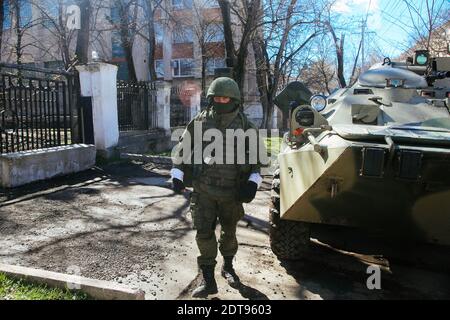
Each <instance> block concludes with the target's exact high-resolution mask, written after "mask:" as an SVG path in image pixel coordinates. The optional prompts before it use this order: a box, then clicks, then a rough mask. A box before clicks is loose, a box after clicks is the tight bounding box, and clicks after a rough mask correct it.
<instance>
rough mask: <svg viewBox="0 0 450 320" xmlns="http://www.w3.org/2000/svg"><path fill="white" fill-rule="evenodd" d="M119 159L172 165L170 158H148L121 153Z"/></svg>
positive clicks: (141, 155) (147, 156)
mask: <svg viewBox="0 0 450 320" xmlns="http://www.w3.org/2000/svg"><path fill="white" fill-rule="evenodd" d="M120 158H121V159H131V160H139V161H143V162H150V163H155V164H167V165H172V158H171V157H167V156H150V155H143V154H135V153H121V154H120Z"/></svg>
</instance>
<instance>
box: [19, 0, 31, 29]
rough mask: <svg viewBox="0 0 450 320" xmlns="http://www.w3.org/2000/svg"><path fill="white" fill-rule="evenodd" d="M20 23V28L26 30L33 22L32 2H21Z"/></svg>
mask: <svg viewBox="0 0 450 320" xmlns="http://www.w3.org/2000/svg"><path fill="white" fill-rule="evenodd" d="M19 8H20V23H19V26H20V27H21V28H24V27H26V26H27V24H29V23H30V22H31V18H32V15H31V2H30V1H29V0H20V2H19Z"/></svg>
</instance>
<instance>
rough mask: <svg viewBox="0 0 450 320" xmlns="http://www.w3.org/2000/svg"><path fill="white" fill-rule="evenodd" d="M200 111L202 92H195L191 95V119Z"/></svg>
mask: <svg viewBox="0 0 450 320" xmlns="http://www.w3.org/2000/svg"><path fill="white" fill-rule="evenodd" d="M199 112H200V92H194V93H193V94H192V96H191V120H192V119H194V118H195V116H196V115H197V114H198V113H199Z"/></svg>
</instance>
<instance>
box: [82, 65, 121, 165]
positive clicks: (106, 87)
mask: <svg viewBox="0 0 450 320" xmlns="http://www.w3.org/2000/svg"><path fill="white" fill-rule="evenodd" d="M77 70H78V71H79V73H80V88H81V95H82V96H83V97H92V116H93V121H94V141H95V147H96V149H97V151H100V154H102V155H104V156H105V157H107V158H108V157H110V156H111V155H112V153H113V152H114V148H115V147H116V146H117V144H118V142H119V119H118V116H117V86H116V76H117V66H115V65H112V64H108V63H103V62H94V63H89V64H86V65H81V66H78V67H77Z"/></svg>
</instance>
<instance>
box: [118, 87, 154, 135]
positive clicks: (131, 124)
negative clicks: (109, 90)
mask: <svg viewBox="0 0 450 320" xmlns="http://www.w3.org/2000/svg"><path fill="white" fill-rule="evenodd" d="M117 108H118V110H117V113H118V117H119V131H122V132H123V131H134V130H150V129H155V128H157V126H158V119H157V111H156V87H155V84H154V83H152V82H137V83H136V82H127V81H118V82H117Z"/></svg>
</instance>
